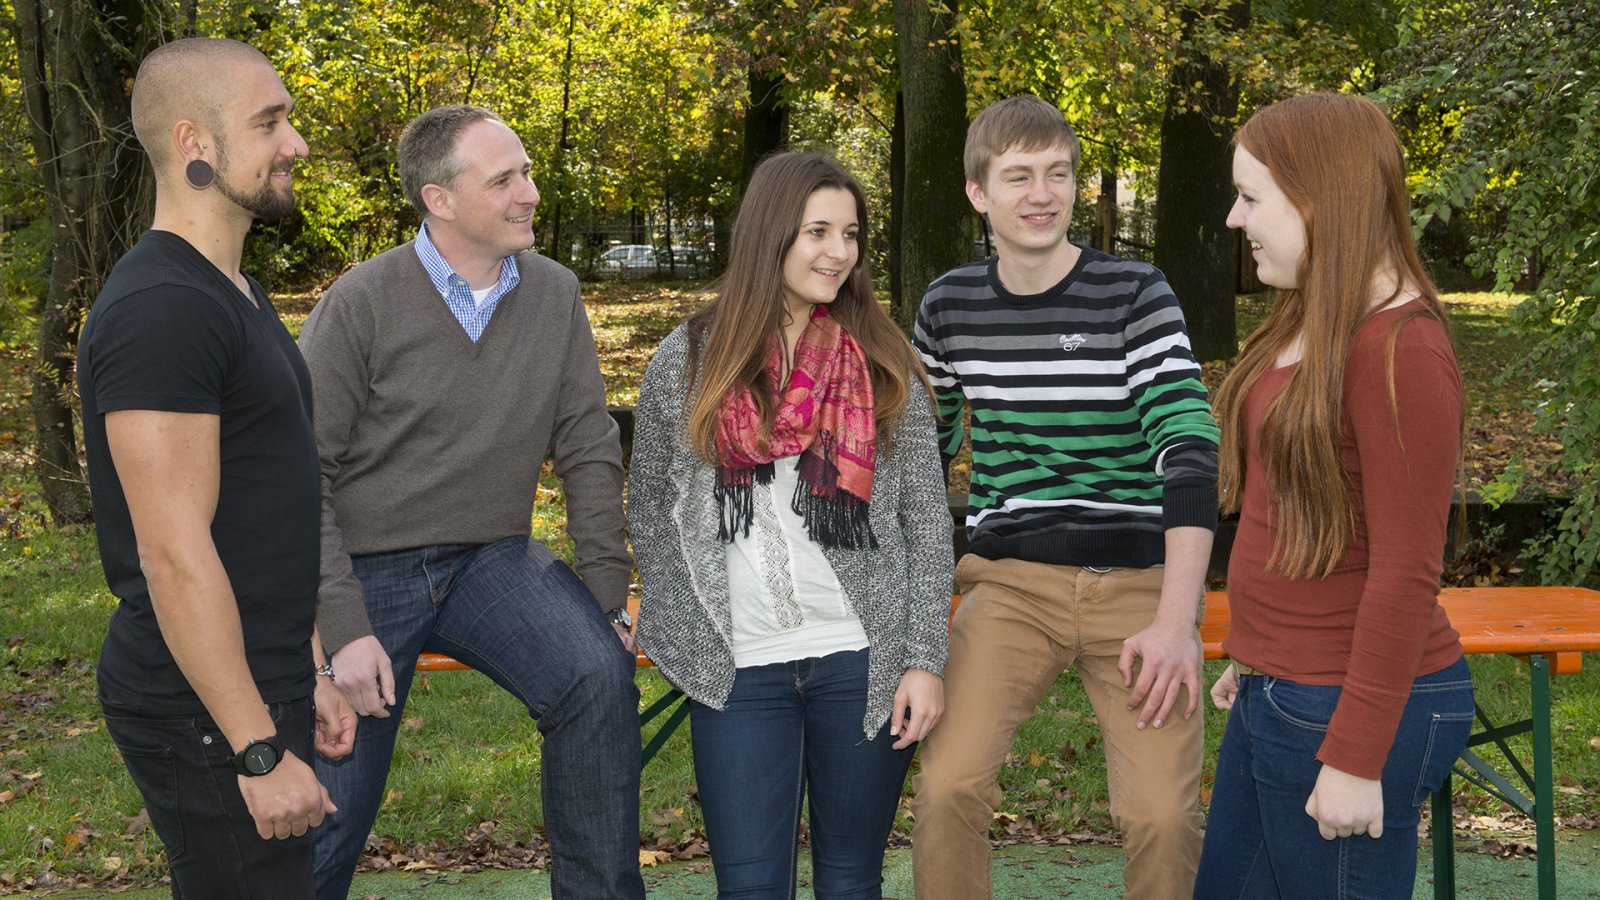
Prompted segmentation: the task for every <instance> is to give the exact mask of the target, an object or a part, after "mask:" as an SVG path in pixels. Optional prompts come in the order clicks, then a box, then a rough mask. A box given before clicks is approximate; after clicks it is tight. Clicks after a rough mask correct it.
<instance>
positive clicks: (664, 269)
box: [595, 244, 706, 278]
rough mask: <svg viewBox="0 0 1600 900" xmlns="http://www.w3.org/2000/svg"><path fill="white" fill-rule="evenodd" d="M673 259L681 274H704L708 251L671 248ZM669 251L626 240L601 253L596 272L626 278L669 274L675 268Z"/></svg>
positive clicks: (693, 248) (690, 248)
mask: <svg viewBox="0 0 1600 900" xmlns="http://www.w3.org/2000/svg"><path fill="white" fill-rule="evenodd" d="M670 262H671V263H674V264H676V267H677V272H678V274H679V275H698V274H703V272H702V269H703V268H704V267H705V265H706V259H705V255H704V254H703V253H702V252H701V251H700V250H699V249H697V248H695V247H679V246H674V247H673V248H672V259H671V260H670ZM672 268H673V267H672V266H671V265H669V260H668V259H667V255H666V253H665V252H663V251H659V250H657V249H656V248H655V247H652V246H650V245H649V244H623V245H622V246H620V247H612V248H611V249H610V250H607V251H606V252H604V253H602V254H600V258H599V260H598V261H596V263H595V274H597V275H601V276H605V277H613V278H627V277H630V276H640V275H655V274H658V273H659V274H666V273H670V272H671V271H672Z"/></svg>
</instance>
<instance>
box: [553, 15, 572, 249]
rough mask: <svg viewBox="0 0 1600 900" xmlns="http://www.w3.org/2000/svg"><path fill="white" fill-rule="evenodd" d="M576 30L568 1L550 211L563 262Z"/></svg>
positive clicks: (556, 245)
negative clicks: (562, 200) (564, 209)
mask: <svg viewBox="0 0 1600 900" xmlns="http://www.w3.org/2000/svg"><path fill="white" fill-rule="evenodd" d="M577 30H578V10H577V3H576V0H567V53H566V56H565V57H564V58H563V59H562V61H561V136H560V138H558V139H557V140H556V146H555V152H554V156H555V158H554V159H552V160H551V161H550V177H551V178H552V179H553V180H554V183H553V184H551V185H550V188H551V193H553V194H555V201H556V202H555V208H554V209H553V210H551V213H550V245H549V246H550V253H549V256H550V258H551V259H553V260H555V261H556V262H558V263H561V264H562V265H567V264H568V263H570V262H571V261H572V254H570V253H568V252H567V251H566V249H565V248H563V247H562V246H561V238H562V234H561V214H562V203H561V198H562V197H565V196H566V194H567V151H568V150H570V149H572V139H571V136H570V135H569V133H568V131H569V128H570V126H571V125H572V50H573V43H574V41H575V39H576V33H577Z"/></svg>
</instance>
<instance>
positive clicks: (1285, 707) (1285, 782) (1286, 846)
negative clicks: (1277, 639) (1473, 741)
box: [1194, 657, 1473, 900]
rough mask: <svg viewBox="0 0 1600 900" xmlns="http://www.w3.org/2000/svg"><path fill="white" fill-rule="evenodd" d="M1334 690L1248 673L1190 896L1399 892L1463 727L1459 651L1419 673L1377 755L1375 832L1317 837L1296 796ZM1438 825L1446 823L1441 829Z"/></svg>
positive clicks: (1464, 687)
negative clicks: (1390, 739) (1379, 801)
mask: <svg viewBox="0 0 1600 900" xmlns="http://www.w3.org/2000/svg"><path fill="white" fill-rule="evenodd" d="M1340 691H1341V688H1339V687H1338V686H1334V685H1310V684H1300V683H1298V682H1294V681H1288V680H1285V679H1282V678H1272V677H1270V676H1265V675H1247V676H1244V677H1242V678H1240V679H1239V694H1238V696H1237V697H1236V698H1235V699H1234V702H1233V709H1232V710H1231V711H1230V712H1229V714H1228V726H1227V730H1226V731H1225V732H1224V734H1223V737H1222V749H1221V752H1220V754H1219V756H1218V759H1217V775H1216V782H1215V784H1214V786H1213V789H1212V793H1211V810H1210V814H1209V816H1208V821H1207V824H1206V839H1205V848H1204V850H1202V851H1201V855H1200V874H1199V877H1198V879H1197V880H1196V881H1195V889H1194V895H1195V897H1196V898H1197V900H1224V898H1227V900H1232V898H1236V897H1237V898H1269V897H1283V898H1293V900H1312V898H1319V897H1336V898H1390V897H1393V898H1409V897H1410V896H1411V894H1412V889H1413V885H1414V883H1415V881H1416V870H1417V823H1418V822H1419V821H1420V819H1421V808H1422V803H1423V801H1424V800H1426V799H1427V798H1428V795H1430V794H1432V793H1433V791H1434V790H1435V789H1436V788H1438V787H1439V785H1440V784H1442V783H1444V778H1445V775H1446V774H1447V773H1449V771H1450V767H1451V765H1452V764H1454V763H1455V760H1456V757H1458V756H1460V755H1461V751H1462V750H1463V749H1465V748H1466V745H1467V737H1468V735H1469V733H1470V732H1471V729H1472V716H1473V705H1472V673H1471V672H1470V671H1469V670H1468V669H1467V661H1466V659H1465V658H1464V657H1463V658H1462V659H1459V660H1457V661H1456V662H1455V663H1454V664H1452V665H1450V666H1447V667H1445V668H1444V669H1442V670H1440V671H1438V672H1435V673H1433V674H1431V675H1424V676H1422V677H1421V678H1418V679H1417V680H1416V681H1415V682H1413V683H1412V686H1411V699H1410V700H1409V701H1407V703H1406V707H1405V712H1404V714H1403V715H1402V716H1401V719H1400V727H1399V730H1398V731H1397V732H1396V734H1395V739H1394V744H1393V746H1392V747H1391V748H1390V750H1389V758H1388V760H1387V761H1386V762H1385V763H1384V768H1383V775H1382V778H1381V780H1382V782H1383V836H1382V837H1380V838H1372V837H1369V836H1367V835H1354V836H1352V837H1347V838H1339V839H1336V840H1331V841H1330V840H1325V839H1323V837H1322V835H1321V833H1320V832H1319V831H1318V830H1317V823H1316V820H1315V819H1313V818H1311V817H1310V816H1308V815H1306V811H1305V806H1306V800H1307V799H1308V798H1309V797H1310V796H1311V789H1312V788H1313V787H1314V786H1315V785H1316V782H1317V775H1318V773H1320V772H1321V770H1322V763H1320V762H1318V761H1317V759H1316V753H1317V750H1318V748H1320V747H1321V746H1322V740H1323V737H1324V736H1325V735H1326V732H1327V728H1328V720H1329V719H1330V718H1332V716H1333V708H1334V706H1335V705H1336V704H1337V703H1338V702H1339V693H1340ZM1446 827H1449V826H1448V825H1447V826H1446Z"/></svg>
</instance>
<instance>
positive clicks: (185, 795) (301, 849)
mask: <svg viewBox="0 0 1600 900" xmlns="http://www.w3.org/2000/svg"><path fill="white" fill-rule="evenodd" d="M267 712H268V713H269V714H270V715H271V716H272V721H273V723H274V724H275V725H276V726H277V731H278V737H279V738H280V739H282V740H283V746H284V749H286V750H288V751H289V752H291V753H293V754H294V755H295V756H297V757H299V758H300V760H301V761H302V762H303V761H305V760H309V759H311V758H312V757H313V756H314V754H313V753H312V750H311V730H312V727H313V726H312V706H311V697H310V696H305V697H301V698H299V699H298V700H284V701H281V702H278V703H269V704H267ZM105 716H106V731H107V732H109V733H110V735H111V741H112V743H114V744H116V745H117V751H118V752H120V753H121V754H122V762H123V764H124V765H125V766H127V767H128V775H129V776H131V777H132V778H133V783H134V785H135V786H137V787H138V788H139V793H140V794H142V795H143V796H144V805H145V808H146V809H148V810H149V811H150V824H151V825H152V826H153V827H154V828H155V830H156V834H158V835H160V836H161V843H162V844H163V845H164V846H165V847H166V850H167V864H168V866H170V868H171V870H172V896H173V897H175V898H178V900H183V898H186V897H187V898H204V900H212V898H216V900H229V898H240V900H245V898H269V897H270V898H294V897H310V896H311V893H312V886H311V835H310V834H306V835H301V836H300V837H290V838H285V839H283V840H277V839H272V840H263V839H262V837H261V835H259V834H257V833H256V822H255V819H254V818H252V817H251V815H250V809H249V807H248V806H246V805H245V802H244V795H243V794H241V793H239V776H238V775H237V774H236V773H235V772H234V771H233V767H232V766H230V765H229V764H228V757H229V756H231V755H232V754H233V748H232V747H229V746H228V739H227V738H225V737H223V736H222V729H220V728H218V727H217V723H216V722H215V721H214V720H213V719H212V718H211V716H209V715H207V714H205V713H200V714H198V715H192V716H169V717H161V718H152V717H149V716H140V715H131V714H128V713H126V712H123V711H121V710H117V709H114V708H111V707H106V708H105ZM324 821H326V820H324ZM320 830H321V829H320V828H318V829H313V833H315V832H316V831H320Z"/></svg>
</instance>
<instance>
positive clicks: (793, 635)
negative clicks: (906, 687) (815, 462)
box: [728, 456, 867, 668]
mask: <svg viewBox="0 0 1600 900" xmlns="http://www.w3.org/2000/svg"><path fill="white" fill-rule="evenodd" d="M798 460H799V457H798V456H791V457H788V458H786V459H780V460H777V461H776V462H775V463H774V464H773V469H774V470H775V471H774V473H773V478H772V483H771V484H768V485H761V484H757V485H755V486H754V487H753V488H752V497H751V500H752V502H753V505H754V516H753V517H752V520H751V522H750V536H749V537H745V536H743V535H736V536H735V537H734V540H733V543H731V544H729V545H728V599H729V601H730V606H731V612H732V614H733V634H732V637H733V641H732V643H733V662H734V665H735V666H737V667H739V668H747V667H749V666H764V665H768V664H770V663H778V662H788V661H790V660H795V659H807V658H810V657H814V656H827V655H828V654H830V653H839V652H842V651H845V650H860V649H862V648H863V647H866V646H867V633H866V631H865V630H864V629H863V628H862V627H861V619H860V617H859V616H857V615H856V613H855V610H853V609H851V608H850V604H849V602H848V600H846V598H845V593H844V589H843V588H842V587H841V586H840V585H839V579H838V577H837V576H835V575H834V572H833V566H831V565H829V563H828V558H827V557H826V556H824V555H823V553H822V548H821V547H819V546H817V544H816V543H815V542H814V541H812V540H811V538H810V537H808V536H807V535H806V523H805V519H804V518H803V517H801V515H800V514H799V513H797V512H795V511H794V504H793V502H792V500H793V497H794V492H795V489H796V487H797V486H798V485H799V483H800V477H799V473H798V472H797V471H796V463H797V461H798Z"/></svg>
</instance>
